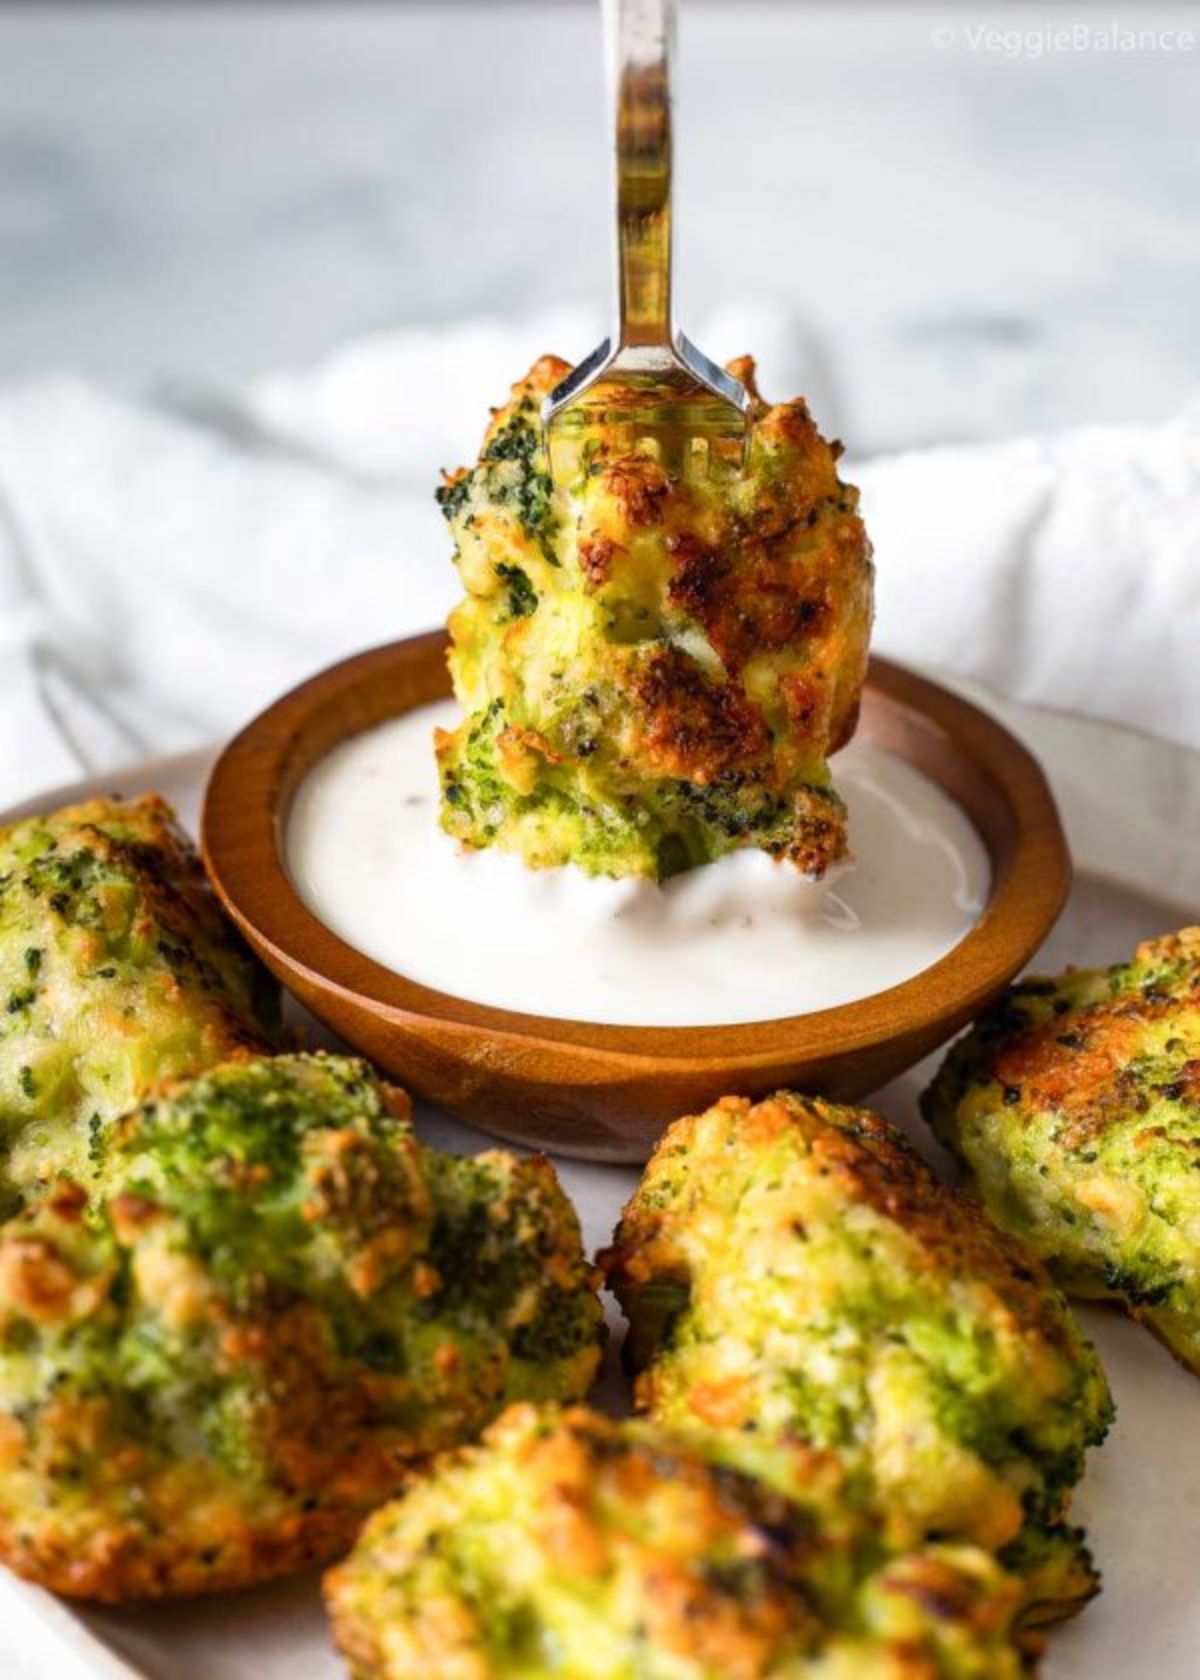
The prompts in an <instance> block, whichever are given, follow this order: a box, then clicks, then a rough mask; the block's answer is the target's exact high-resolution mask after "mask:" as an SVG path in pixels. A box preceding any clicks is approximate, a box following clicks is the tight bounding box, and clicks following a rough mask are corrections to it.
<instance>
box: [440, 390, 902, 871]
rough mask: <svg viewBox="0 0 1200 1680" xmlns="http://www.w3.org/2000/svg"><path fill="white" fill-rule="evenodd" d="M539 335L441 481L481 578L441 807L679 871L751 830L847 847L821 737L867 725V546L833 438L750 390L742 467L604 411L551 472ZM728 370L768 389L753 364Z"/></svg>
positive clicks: (603, 863) (479, 826)
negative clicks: (719, 469)
mask: <svg viewBox="0 0 1200 1680" xmlns="http://www.w3.org/2000/svg"><path fill="white" fill-rule="evenodd" d="M567 371H568V369H567V367H566V364H564V363H563V362H560V361H558V360H556V359H554V358H552V357H545V358H543V359H542V360H541V361H540V362H538V363H537V364H536V365H535V366H534V367H533V369H532V370H531V371H530V373H529V375H528V377H527V378H525V379H524V380H522V381H521V382H520V383H519V384H517V385H515V386H514V387H513V391H512V396H511V397H510V399H509V402H508V403H507V405H506V406H505V407H504V408H502V409H501V410H499V411H498V412H497V413H496V414H495V415H494V417H493V420H492V424H491V426H490V427H489V429H488V432H487V435H486V437H485V439H484V445H483V451H482V453H481V455H480V458H479V462H478V464H477V465H476V466H475V467H474V468H473V469H471V470H470V471H468V470H466V469H463V470H461V471H460V472H458V473H456V474H454V475H453V476H452V477H450V478H449V479H448V481H447V483H446V485H445V486H444V488H443V489H442V491H441V492H440V493H439V499H440V501H441V504H442V508H443V511H444V512H445V514H446V517H447V518H448V520H449V522H450V527H451V530H452V532H453V535H454V540H455V544H456V554H455V559H456V563H457V566H458V570H459V575H460V577H461V579H462V582H463V585H464V587H465V589H466V591H467V593H466V596H465V598H464V599H463V601H462V602H461V603H460V604H459V605H458V606H457V607H456V608H455V610H454V612H453V613H452V615H451V618H450V635H451V640H452V643H453V646H452V650H451V657H450V665H451V671H452V674H453V678H454V685H455V691H456V693H457V695H458V698H459V700H460V702H461V704H462V707H463V710H464V712H465V714H466V715H465V717H464V719H463V722H462V723H461V724H460V725H459V727H458V728H457V729H456V730H454V731H453V732H448V733H444V734H443V735H442V736H441V738H440V741H439V745H438V757H439V764H440V771H441V784H442V798H443V818H442V820H443V824H444V826H445V828H446V829H447V830H448V831H449V832H450V833H451V834H452V835H454V836H455V837H457V838H458V839H459V840H461V841H464V842H465V843H466V844H468V845H470V846H475V847H480V846H492V845H495V846H500V847H503V848H505V849H506V850H509V851H513V852H517V853H519V854H520V855H521V856H522V857H523V859H524V860H525V862H526V863H527V864H529V865H530V866H532V867H534V868H545V867H549V866H553V865H561V864H568V863H572V864H576V865H578V866H579V867H580V868H582V869H583V870H585V871H586V872H587V873H589V874H593V875H613V876H624V875H640V876H649V877H653V878H663V877H665V876H669V875H671V874H674V873H677V872H678V871H680V870H683V869H686V868H689V867H691V866H693V865H695V864H700V863H705V862H708V861H709V860H711V859H713V858H716V857H719V856H721V855H722V854H723V853H726V852H729V851H731V850H733V849H735V848H737V847H743V846H753V847H759V848H761V849H763V850H764V851H766V852H768V853H770V854H771V855H772V856H774V857H778V858H781V859H786V860H787V861H788V862H790V863H792V864H794V865H795V866H796V867H797V868H799V869H801V870H803V871H805V872H808V873H811V874H813V875H820V874H822V873H823V872H824V871H825V870H826V869H827V868H828V867H829V866H830V865H831V864H834V863H836V862H837V861H838V860H839V859H841V858H842V857H843V856H844V855H845V853H846V848H847V838H846V823H845V808H844V806H843V804H842V801H841V800H840V798H839V797H838V795H837V793H836V791H835V790H834V788H833V786H832V783H831V780H830V774H829V768H828V763H827V760H828V758H829V755H830V754H831V753H833V752H835V751H836V750H837V748H838V747H840V746H842V745H844V743H845V742H846V741H847V740H849V738H850V736H851V735H852V734H853V731H854V726H855V721H856V718H857V713H858V704H859V695H860V691H861V688H862V683H863V677H864V674H865V669H866V659H867V644H868V639H869V635H870V626H871V613H872V577H873V573H872V566H871V559H870V545H869V543H868V542H867V537H866V532H865V531H864V529H863V524H862V521H861V519H860V518H859V516H858V511H857V508H858V497H857V492H856V491H855V490H853V489H852V488H851V487H850V486H848V485H846V484H843V483H842V482H841V480H840V479H839V478H838V475H837V465H836V463H837V457H838V454H839V452H840V451H839V447H838V446H837V445H830V444H828V443H826V441H825V440H824V439H823V438H822V437H821V435H820V433H819V432H818V431H817V428H816V426H815V425H814V423H813V421H812V419H811V417H810V415H809V412H808V409H807V408H806V406H805V404H804V403H803V402H802V401H799V400H797V401H795V402H791V403H784V404H781V405H779V406H777V407H774V408H771V407H768V406H767V405H766V404H765V403H764V402H763V401H762V400H761V398H759V397H758V395H757V393H754V425H753V439H752V443H751V446H750V450H749V457H748V461H747V464H746V469H745V471H744V473H742V474H741V475H740V476H738V477H735V478H728V479H727V478H724V477H720V478H714V479H712V480H711V481H709V480H705V479H700V480H693V479H681V478H678V477H674V476H672V475H670V474H668V473H667V472H666V471H665V470H664V468H663V467H662V466H661V465H660V464H659V462H658V461H657V460H655V459H654V458H653V457H652V456H651V455H650V454H648V453H632V454H630V453H625V452H621V450H619V449H618V448H617V446H616V444H615V443H614V442H613V441H611V440H610V439H608V438H606V436H605V434H604V432H603V430H599V431H598V432H597V435H596V436H595V438H594V440H593V441H592V442H591V444H590V445H589V448H588V449H587V451H585V467H584V470H583V471H582V472H581V474H580V476H579V478H578V479H577V480H576V481H575V482H574V483H573V484H572V485H571V486H569V487H568V488H566V489H562V488H558V487H556V486H555V485H554V484H553V483H552V481H551V479H550V476H549V473H548V468H547V461H546V456H545V451H544V448H543V440H542V432H541V426H540V422H539V406H540V403H541V401H542V399H543V397H544V396H545V395H546V394H547V393H548V392H549V391H550V390H551V389H553V387H554V386H555V385H557V384H558V383H559V381H560V380H561V379H562V378H563V376H564V375H565V374H566V373H567ZM730 371H731V372H733V373H735V374H736V375H737V376H738V377H739V378H740V379H741V380H743V381H744V382H745V383H747V384H748V385H749V386H750V388H751V390H752V392H753V377H754V369H753V364H752V363H751V362H750V361H749V360H748V359H747V360H744V361H741V362H736V363H731V364H730Z"/></svg>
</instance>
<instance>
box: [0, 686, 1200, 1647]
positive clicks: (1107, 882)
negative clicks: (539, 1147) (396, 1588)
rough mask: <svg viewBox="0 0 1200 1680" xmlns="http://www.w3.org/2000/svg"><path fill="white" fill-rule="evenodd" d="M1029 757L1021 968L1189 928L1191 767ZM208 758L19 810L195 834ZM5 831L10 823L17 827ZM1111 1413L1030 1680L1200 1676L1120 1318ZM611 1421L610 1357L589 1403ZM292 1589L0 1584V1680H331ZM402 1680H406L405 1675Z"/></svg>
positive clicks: (1109, 744)
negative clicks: (1031, 787)
mask: <svg viewBox="0 0 1200 1680" xmlns="http://www.w3.org/2000/svg"><path fill="white" fill-rule="evenodd" d="M987 703H988V704H989V705H990V706H991V707H992V709H993V710H997V711H999V712H1000V713H1001V714H1002V715H1003V716H1004V718H1005V720H1006V721H1007V722H1008V723H1009V724H1010V726H1011V727H1014V728H1015V729H1016V730H1017V732H1018V733H1019V734H1021V735H1022V736H1024V738H1025V739H1026V740H1027V741H1029V743H1030V744H1031V745H1032V746H1033V747H1034V748H1035V750H1036V751H1038V752H1039V754H1040V755H1041V757H1042V761H1043V763H1044V764H1045V766H1046V769H1047V771H1048V773H1049V775H1050V778H1051V780H1052V782H1053V783H1054V786H1055V789H1056V791H1057V793H1058V795H1059V798H1060V802H1061V804H1062V806H1063V813H1064V818H1065V821H1066V826H1067V831H1068V835H1069V838H1070V840H1071V845H1072V850H1073V852H1074V855H1075V859H1076V867H1077V881H1076V886H1075V889H1074V891H1073V893H1072V895H1071V900H1070V903H1069V905H1068V907H1067V910H1066V912H1065V913H1064V915H1063V918H1062V921H1061V922H1060V923H1059V925H1058V927H1057V928H1056V929H1055V931H1054V933H1053V935H1052V936H1051V938H1050V940H1049V942H1048V944H1047V946H1046V947H1045V949H1044V951H1043V952H1042V953H1041V955H1040V957H1039V959H1038V965H1037V966H1039V967H1042V968H1046V969H1055V968H1058V967H1061V966H1064V965H1065V964H1066V963H1067V962H1076V963H1091V962H1104V961H1111V960H1115V959H1117V958H1120V957H1122V956H1123V955H1125V954H1126V953H1127V952H1128V951H1129V950H1130V948H1131V947H1132V946H1133V944H1134V943H1135V942H1136V941H1137V940H1138V939H1140V938H1144V937H1147V936H1149V935H1151V934H1155V933H1161V932H1165V931H1166V930H1168V929H1170V928H1175V927H1178V926H1182V925H1183V924H1185V923H1186V922H1188V921H1189V920H1200V852H1198V851H1197V849H1196V847H1195V837H1196V836H1197V834H1200V760H1197V758H1196V757H1194V756H1193V755H1190V754H1188V753H1186V752H1184V751H1182V750H1181V749H1177V748H1170V747H1165V746H1162V745H1161V744H1159V743H1157V742H1152V741H1148V740H1145V739H1143V738H1142V737H1139V736H1135V735H1132V734H1129V733H1126V732H1123V731H1120V730H1114V729H1110V728H1108V727H1106V726H1103V725H1098V724H1094V723H1086V722H1082V721H1080V720H1078V719H1074V718H1066V717H1060V716H1056V715H1053V714H1050V713H1044V712H1033V711H1031V710H1028V709H1026V708H1017V707H1012V706H1008V705H997V703H996V702H995V701H994V700H991V699H989V700H988V702H987ZM210 761H211V755H210V754H208V753H191V754H186V755H184V756H182V757H179V758H173V759H163V760H158V761H151V762H147V763H145V764H141V765H135V766H133V767H131V768H130V769H128V770H127V771H125V772H123V773H121V774H119V775H116V776H108V777H100V778H96V779H94V780H92V781H89V782H86V783H80V784H78V785H76V786H75V787H73V788H69V789H57V790H55V791H53V792H51V793H47V794H46V795H45V796H44V797H43V798H41V799H39V800H37V801H35V802H33V805H32V807H30V808H34V809H36V808H43V809H44V808H48V807H50V806H52V805H55V804H59V803H62V802H63V801H64V800H65V799H66V798H69V797H82V796H85V795H87V794H91V793H96V792H108V791H116V792H122V793H139V792H145V791H149V790H152V791H155V792H159V793H162V794H163V795H164V796H165V797H166V798H167V799H169V800H170V801H171V802H172V803H173V804H174V805H175V806H176V808H177V809H178V810H179V812H180V815H181V816H182V818H183V819H184V821H185V822H186V823H188V824H189V826H193V827H194V824H195V819H196V813H197V809H198V804H199V798H200V793H201V789H202V786H203V781H204V776H205V773H206V770H207V766H208V764H209V763H210ZM14 814H15V813H14ZM933 1060H935V1059H931V1061H930V1062H929V1063H925V1064H923V1065H922V1066H921V1067H919V1068H916V1069H913V1070H912V1071H911V1072H910V1073H908V1074H906V1075H904V1076H903V1078H901V1079H899V1080H896V1081H895V1082H894V1083H893V1084H892V1085H890V1086H888V1087H887V1088H886V1090H884V1091H881V1092H880V1093H878V1095H877V1097H876V1099H875V1103H876V1106H877V1107H879V1108H880V1109H881V1110H882V1111H883V1112H884V1113H886V1114H888V1115H889V1116H890V1117H891V1118H892V1119H894V1120H895V1121H897V1122H898V1123H899V1124H900V1125H902V1126H904V1127H905V1129H906V1130H907V1131H908V1132H909V1133H910V1135H911V1136H912V1137H913V1139H914V1142H916V1143H917V1144H918V1146H919V1147H920V1148H921V1149H922V1150H923V1151H924V1152H925V1153H926V1154H929V1155H931V1156H935V1155H936V1152H935V1151H933V1150H932V1149H931V1146H930V1143H929V1140H928V1138H927V1137H926V1136H924V1135H923V1131H922V1128H921V1126H920V1123H919V1121H918V1120H917V1119H916V1112H915V1097H916V1094H917V1092H918V1091H919V1090H920V1089H921V1087H922V1085H923V1084H924V1083H925V1081H926V1079H927V1077H928V1074H929V1071H930V1068H931V1066H932V1065H933ZM418 1124H419V1126H420V1129H421V1131H422V1133H423V1135H424V1136H426V1137H428V1138H430V1139H431V1140H432V1141H435V1142H438V1143H442V1144H445V1145H447V1146H449V1147H452V1148H457V1149H464V1150H470V1149H475V1148H479V1147H481V1146H482V1145H483V1143H484V1139H483V1138H482V1135H481V1134H480V1133H477V1132H474V1131H471V1130H469V1129H468V1128H467V1127H464V1126H460V1125H458V1124H457V1123H456V1122H454V1121H451V1120H448V1119H446V1118H444V1117H442V1116H439V1115H435V1114H433V1113H431V1112H430V1111H428V1110H425V1111H422V1112H420V1113H419V1116H418ZM559 1170H560V1172H561V1174H562V1178H563V1181H564V1183H565V1185H566V1188H567V1190H568V1192H569V1194H570V1195H571V1196H572V1198H573V1199H574V1201H575V1204H576V1206H577V1207H578V1209H579V1212H580V1216H581V1218H582V1221H583V1227H584V1235H585V1239H586V1241H587V1243H588V1244H589V1245H590V1246H592V1247H596V1246H599V1245H600V1244H601V1243H603V1242H605V1241H607V1240H608V1237H609V1234H610V1232H611V1230H612V1226H613V1223H614V1221H615V1218H616V1215H617V1212H618V1210H619V1208H620V1205H621V1203H622V1201H623V1200H624V1198H625V1197H626V1195H627V1194H628V1193H629V1191H630V1189H631V1188H632V1186H633V1184H634V1183H635V1181H636V1176H637V1175H636V1173H635V1172H634V1171H633V1170H631V1169H627V1168H618V1167H596V1166H585V1165H581V1164H579V1163H576V1162H570V1161H566V1162H561V1163H559ZM1080 1317H1081V1318H1082V1319H1083V1321H1084V1323H1085V1325H1086V1328H1087V1330H1088V1332H1089V1334H1091V1335H1092V1336H1093V1337H1094V1338H1095V1340H1096V1342H1097V1344H1098V1346H1099V1348H1100V1352H1101V1355H1102V1357H1103V1360H1104V1364H1105V1368H1106V1369H1107V1371H1108V1374H1109V1378H1110V1380H1111V1382H1112V1386H1113V1390H1114V1393H1115V1395H1116V1399H1117V1407H1118V1419H1117V1423H1116V1426H1115V1428H1114V1429H1113V1432H1112V1434H1111V1436H1110V1437H1109V1439H1108V1441H1107V1442H1106V1443H1105V1445H1104V1446H1103V1447H1102V1448H1101V1449H1100V1451H1098V1452H1096V1453H1093V1454H1092V1456H1091V1459H1090V1462H1089V1468H1088V1472H1087V1476H1086V1478H1085V1480H1084V1482H1083V1484H1082V1485H1081V1487H1080V1489H1079V1491H1078V1494H1077V1496H1076V1500H1075V1505H1074V1514H1075V1516H1076V1517H1077V1518H1078V1520H1079V1521H1081V1522H1082V1523H1083V1524H1084V1525H1085V1526H1086V1528H1087V1529H1088V1533H1089V1537H1090V1540H1091V1543H1092V1547H1093V1550H1094V1551H1095V1554H1096V1557H1097V1559H1098V1561H1099V1563H1100V1565H1101V1568H1102V1569H1103V1572H1104V1583H1105V1584H1104V1591H1103V1593H1102V1595H1101V1597H1100V1598H1099V1599H1098V1600H1097V1602H1096V1603H1095V1604H1093V1605H1092V1606H1091V1607H1090V1608H1089V1609H1088V1610H1087V1611H1086V1612H1085V1614H1084V1615H1083V1616H1081V1617H1080V1618H1079V1620H1078V1621H1076V1622H1075V1623H1073V1624H1071V1625H1070V1626H1069V1627H1067V1628H1065V1629H1064V1630H1063V1631H1062V1632H1060V1633H1059V1634H1057V1635H1056V1636H1055V1637H1054V1639H1053V1641H1052V1643H1051V1650H1050V1655H1049V1657H1048V1659H1047V1662H1046V1665H1045V1670H1044V1673H1045V1676H1046V1680H1097V1677H1098V1676H1104V1677H1105V1680H1132V1677H1133V1676H1141V1675H1146V1676H1149V1677H1152V1680H1194V1677H1195V1675H1196V1674H1197V1672H1198V1670H1200V1655H1198V1653H1200V1576H1198V1572H1197V1569H1196V1563H1197V1560H1200V1453H1198V1452H1197V1451H1196V1445H1197V1443H1198V1442H1200V1382H1197V1381H1196V1379H1195V1378H1193V1377H1190V1376H1189V1375H1187V1373H1186V1372H1184V1371H1183V1370H1181V1369H1180V1368H1179V1367H1178V1366H1176V1365H1175V1364H1174V1363H1173V1361H1172V1360H1171V1359H1170V1358H1169V1357H1168V1355H1167V1354H1166V1353H1164V1351H1163V1350H1162V1349H1161V1348H1160V1347H1159V1346H1158V1344H1157V1343H1156V1342H1154V1341H1152V1340H1151V1338H1150V1337H1149V1336H1148V1335H1147V1334H1146V1333H1145V1332H1143V1331H1141V1330H1139V1329H1137V1328H1136V1327H1135V1326H1134V1325H1132V1324H1130V1323H1129V1322H1127V1321H1126V1320H1125V1319H1123V1318H1122V1317H1120V1316H1119V1315H1118V1314H1116V1313H1113V1312H1109V1311H1106V1310H1104V1309H1092V1308H1089V1309H1083V1310H1082V1311H1081V1313H1080ZM604 1391H607V1396H608V1399H609V1401H610V1403H612V1404H617V1405H619V1403H620V1392H621V1390H620V1384H619V1378H618V1377H617V1375H616V1372H615V1367H614V1365H613V1362H612V1360H611V1358H610V1362H609V1370H608V1373H607V1376H606V1379H605V1383H604V1385H603V1389H602V1395H601V1397H602V1398H603V1396H604ZM317 1580H318V1577H317V1576H316V1575H315V1574H313V1575H308V1576H304V1577H299V1578H296V1579H293V1580H290V1581H284V1582H280V1583H279V1584H277V1585H275V1586H270V1587H265V1588H260V1589H257V1590H255V1591H252V1592H247V1593H238V1594H231V1595H226V1596H224V1597H221V1598H218V1599H200V1600H195V1601H192V1602H189V1603H181V1604H171V1605H163V1606H160V1607H156V1608H154V1609H150V1610H141V1611H109V1610H85V1609H80V1608H77V1607H75V1606H73V1605H70V1604H67V1603H65V1602H61V1601H57V1600H55V1599H53V1598H51V1597H50V1596H49V1595H48V1594H45V1593H42V1592H40V1591H38V1590H37V1589H36V1588H32V1587H29V1586H27V1585H25V1584H24V1583H23V1582H18V1581H15V1580H13V1579H12V1578H11V1577H8V1576H4V1575H3V1574H0V1675H3V1676H5V1680H10V1677H15V1676H17V1675H20V1676H22V1677H26V1676H27V1677H29V1680H34V1677H35V1676H36V1677H39V1680H42V1677H45V1680H76V1677H77V1676H78V1677H79V1680H83V1677H84V1676H92V1677H95V1680H117V1677H121V1680H134V1677H137V1680H342V1677H344V1669H343V1667H342V1665H341V1663H340V1662H339V1661H338V1659H337V1658H336V1657H335V1656H334V1654H333V1652H332V1651H331V1650H330V1646H329V1641H328V1637H327V1634H326V1630H325V1622H324V1617H323V1615H322V1612H321V1606H320V1598H319V1594H318V1590H317ZM414 1680H417V1677H415V1676H414ZM421 1680H436V1677H434V1676H429V1677H421Z"/></svg>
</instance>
